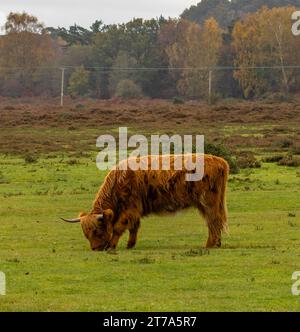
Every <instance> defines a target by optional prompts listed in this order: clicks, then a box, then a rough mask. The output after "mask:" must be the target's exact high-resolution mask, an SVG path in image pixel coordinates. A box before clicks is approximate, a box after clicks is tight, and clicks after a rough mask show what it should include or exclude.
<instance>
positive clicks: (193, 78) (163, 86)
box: [0, 0, 300, 99]
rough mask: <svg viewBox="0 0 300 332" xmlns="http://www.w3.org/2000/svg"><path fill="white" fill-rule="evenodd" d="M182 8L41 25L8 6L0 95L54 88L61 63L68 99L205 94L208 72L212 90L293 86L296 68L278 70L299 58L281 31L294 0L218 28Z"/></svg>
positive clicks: (257, 93) (297, 41)
mask: <svg viewBox="0 0 300 332" xmlns="http://www.w3.org/2000/svg"><path fill="white" fill-rule="evenodd" d="M208 2H209V3H210V6H212V4H214V5H215V6H216V7H217V8H219V12H220V13H221V12H224V15H225V13H226V9H224V8H225V7H226V6H225V5H226V3H227V2H228V1H225V0H209V1H206V0H203V1H202V2H201V3H200V5H201V6H205V5H207V6H208ZM249 2H250V1H248V3H249ZM269 2H270V3H271V2H272V1H269ZM273 2H274V1H273ZM281 2H282V1H281ZM244 3H245V2H244ZM254 3H259V1H254ZM238 4H241V1H231V4H230V5H231V6H232V5H236V6H237V5H238ZM221 5H222V6H223V7H222V6H221ZM227 5H228V4H227ZM198 6H199V5H198ZM220 6H221V7H220ZM224 6H225V7H224ZM195 8H196V9H197V8H198V7H195ZM195 8H194V10H195ZM220 8H223V9H222V10H221V9H220ZM192 9H193V7H192V8H191V9H190V10H189V11H185V12H184V13H183V15H182V17H180V18H177V19H171V18H168V19H166V18H164V17H160V18H157V19H150V20H143V19H133V20H131V21H130V22H127V23H124V24H111V25H106V24H104V23H103V22H102V21H96V22H94V23H93V24H92V25H91V27H90V28H89V29H86V28H83V27H80V26H78V25H74V26H71V27H69V28H68V29H66V28H45V27H44V25H43V24H42V23H40V22H39V20H38V19H37V18H36V17H34V16H31V15H29V14H26V13H22V14H20V13H11V14H10V15H9V16H8V17H7V22H6V24H5V34H4V35H3V36H0V95H3V96H40V95H47V96H57V95H59V93H60V75H61V72H60V70H59V68H61V67H64V68H66V70H65V73H66V77H65V81H66V83H67V92H68V93H69V94H70V95H71V96H72V97H74V98H75V97H78V96H90V97H93V98H112V97H125V98H136V97H149V98H172V97H175V96H180V97H182V98H186V99H206V98H207V94H208V77H209V75H210V74H209V72H210V71H211V73H212V81H213V91H214V94H215V95H216V97H222V98H226V97H244V98H255V97H261V96H264V95H266V94H270V93H293V92H297V91H298V90H299V79H300V76H299V75H297V74H296V69H295V68H288V66H295V65H298V64H299V63H298V61H299V60H298V58H299V54H300V37H295V36H293V34H292V33H291V25H292V21H291V16H292V13H293V12H294V11H295V10H296V8H295V7H292V6H286V7H276V8H268V7H266V6H264V7H262V8H260V9H259V10H257V11H256V12H253V13H249V14H247V15H244V16H243V17H242V18H240V19H238V20H235V21H234V22H233V21H232V20H231V21H230V23H229V24H228V26H226V27H224V24H220V23H219V21H220V16H219V15H216V14H215V15H212V16H209V15H210V12H209V11H204V9H203V11H202V13H207V12H208V13H209V14H207V17H205V15H204V18H203V20H199V21H197V20H196V19H191V18H190V17H189V15H188V13H190V12H191V11H192ZM227 14H228V13H227ZM226 17H227V16H226ZM271 67H275V68H271ZM230 68H231V69H230ZM217 69H218V70H217Z"/></svg>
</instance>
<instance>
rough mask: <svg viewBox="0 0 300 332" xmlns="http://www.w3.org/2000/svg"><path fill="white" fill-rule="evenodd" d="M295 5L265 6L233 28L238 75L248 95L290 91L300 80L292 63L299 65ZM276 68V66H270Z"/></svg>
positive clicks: (237, 77)
mask: <svg viewBox="0 0 300 332" xmlns="http://www.w3.org/2000/svg"><path fill="white" fill-rule="evenodd" d="M295 10H296V9H295V8H294V7H282V8H273V9H268V8H266V7H264V8H262V9H261V10H260V11H258V12H257V13H254V14H249V15H248V16H246V18H245V19H244V20H243V21H240V22H238V23H236V25H235V27H234V30H233V47H234V50H235V65H236V66H237V67H239V69H238V70H236V71H235V73H234V77H235V78H236V79H237V80H238V81H239V83H240V85H241V87H242V89H243V92H244V95H245V97H247V98H248V97H253V96H257V95H262V94H263V93H265V92H267V91H275V92H276V91H283V92H289V91H290V90H291V89H292V88H293V87H294V86H295V83H296V81H297V80H296V79H295V73H294V71H293V70H291V69H286V68H287V67H288V66H293V65H296V64H298V56H297V55H298V54H299V52H300V43H299V40H297V38H296V37H295V36H293V34H292V33H291V15H292V13H293V12H294V11H295ZM270 67H275V68H270Z"/></svg>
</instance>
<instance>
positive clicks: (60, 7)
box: [0, 0, 200, 27]
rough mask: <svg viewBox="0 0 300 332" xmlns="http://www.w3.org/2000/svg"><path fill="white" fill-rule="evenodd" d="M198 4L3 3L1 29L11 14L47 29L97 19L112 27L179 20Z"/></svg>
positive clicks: (167, 0) (152, 0)
mask: <svg viewBox="0 0 300 332" xmlns="http://www.w3.org/2000/svg"><path fill="white" fill-rule="evenodd" d="M198 2H200V0H0V26H3V24H4V22H5V18H6V16H7V15H8V14H9V12H11V11H13V12H15V11H17V12H22V11H26V12H28V13H30V14H33V15H35V16H37V17H38V18H39V20H40V21H42V22H44V23H45V25H46V26H53V27H57V26H61V27H62V26H64V27H68V26H70V25H72V24H74V23H77V24H78V25H81V26H83V27H90V25H91V23H93V22H95V20H96V19H101V20H102V21H104V23H106V24H109V23H122V22H127V21H129V20H130V19H132V18H133V17H142V18H152V17H159V16H160V15H163V16H165V17H169V16H171V17H176V16H179V15H180V14H181V13H182V12H183V10H184V9H185V8H187V7H190V6H191V5H195V4H197V3H198Z"/></svg>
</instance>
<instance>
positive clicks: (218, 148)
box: [204, 143, 239, 174]
mask: <svg viewBox="0 0 300 332" xmlns="http://www.w3.org/2000/svg"><path fill="white" fill-rule="evenodd" d="M204 151H205V153H206V154H212V155H214V156H217V157H221V158H224V159H225V160H226V161H227V162H228V164H229V166H230V173H231V174H236V173H238V172H239V166H238V164H237V160H236V158H235V157H233V156H232V154H231V153H230V152H229V151H228V149H227V148H226V147H225V146H224V145H222V144H212V143H205V146H204Z"/></svg>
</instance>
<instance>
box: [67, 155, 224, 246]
mask: <svg viewBox="0 0 300 332" xmlns="http://www.w3.org/2000/svg"><path fill="white" fill-rule="evenodd" d="M196 156H197V155H192V158H196ZM169 157H170V169H169V170H162V169H159V170H151V169H150V170H136V171H133V170H131V169H128V170H123V169H122V168H121V167H119V166H120V164H119V165H118V166H117V167H115V169H114V170H111V171H110V172H109V174H108V175H107V176H106V178H105V180H104V183H103V185H102V186H101V188H100V190H99V192H98V194H97V196H96V199H95V201H94V204H93V209H92V211H91V212H90V213H88V214H87V213H81V214H80V216H79V218H77V219H63V218H62V219H63V220H64V221H67V222H71V223H75V222H80V223H81V226H82V230H83V232H84V235H85V236H86V237H87V239H88V240H89V242H90V246H91V249H92V250H104V249H115V248H116V247H117V245H118V242H119V239H120V237H121V235H122V234H123V233H124V232H125V231H126V230H128V231H129V240H128V243H127V248H128V249H130V248H133V247H134V246H135V244H136V241H137V234H138V230H139V227H140V220H141V218H142V217H144V216H147V215H149V214H151V213H154V214H162V213H165V212H170V213H174V212H176V211H179V210H183V209H186V208H189V207H195V208H197V209H198V210H199V211H200V214H201V215H202V216H203V217H204V219H205V221H206V224H207V226H208V233H209V235H208V240H207V243H206V247H207V248H218V247H220V246H221V235H222V231H225V232H226V231H227V207H226V187H227V179H228V173H229V166H228V164H227V162H226V161H225V160H224V159H222V158H219V157H215V156H211V155H204V175H203V178H202V179H201V180H200V181H196V182H193V181H191V182H190V181H186V174H187V173H190V172H191V171H188V170H187V169H186V168H183V170H180V171H179V170H176V169H175V167H174V159H175V157H174V156H169ZM177 157H178V156H177ZM142 158H146V159H147V161H149V163H151V158H152V156H145V157H141V159H142ZM158 158H159V160H160V162H161V161H162V158H163V157H162V156H160V157H158Z"/></svg>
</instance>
